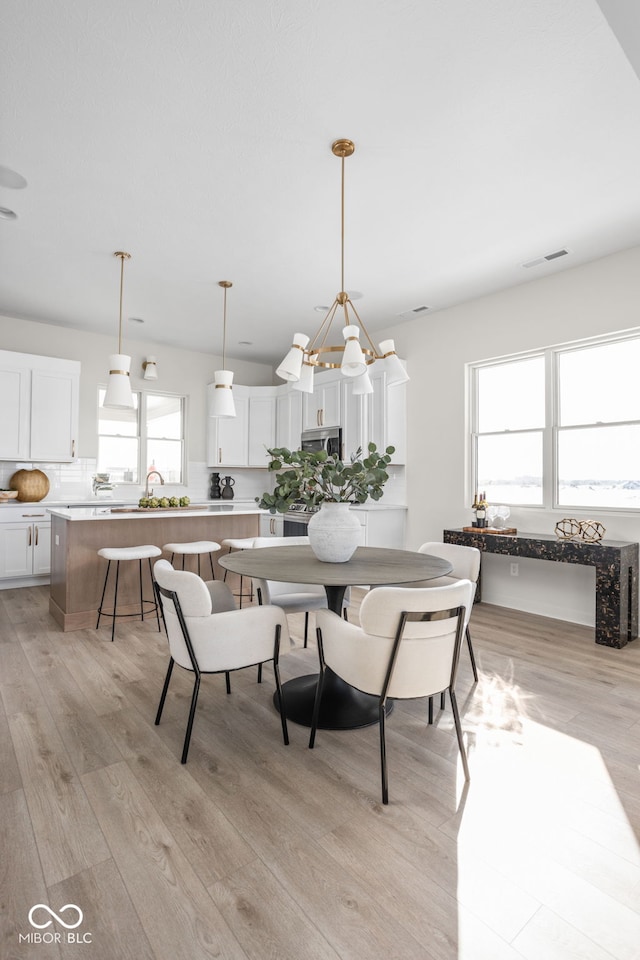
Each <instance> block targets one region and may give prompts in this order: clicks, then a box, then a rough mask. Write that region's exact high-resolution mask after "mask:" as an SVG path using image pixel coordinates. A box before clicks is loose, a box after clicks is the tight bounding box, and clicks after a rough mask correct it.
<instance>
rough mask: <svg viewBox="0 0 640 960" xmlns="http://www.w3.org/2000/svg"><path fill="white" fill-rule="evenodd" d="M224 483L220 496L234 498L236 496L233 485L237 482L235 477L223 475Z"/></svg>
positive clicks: (228, 498) (226, 498)
mask: <svg viewBox="0 0 640 960" xmlns="http://www.w3.org/2000/svg"><path fill="white" fill-rule="evenodd" d="M222 483H223V484H224V486H223V487H222V493H221V494H220V496H221V497H222V499H223V500H233V498H234V492H233V485H234V484H235V480H234V479H233V477H223V478H222Z"/></svg>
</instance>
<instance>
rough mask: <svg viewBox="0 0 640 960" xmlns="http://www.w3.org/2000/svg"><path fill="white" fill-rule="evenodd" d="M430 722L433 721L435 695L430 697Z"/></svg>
mask: <svg viewBox="0 0 640 960" xmlns="http://www.w3.org/2000/svg"><path fill="white" fill-rule="evenodd" d="M428 722H429V723H433V697H429V721H428Z"/></svg>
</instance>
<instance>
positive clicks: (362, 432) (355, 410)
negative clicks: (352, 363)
mask: <svg viewBox="0 0 640 960" xmlns="http://www.w3.org/2000/svg"><path fill="white" fill-rule="evenodd" d="M342 379H343V382H342V456H343V458H344V460H346V461H348V460H349V459H350V458H351V457H352V456H354V455H355V453H356V452H357V450H358V448H360V447H361V448H362V450H363V452H365V453H366V445H367V443H368V437H367V432H366V420H365V415H366V406H365V402H364V401H365V397H364V396H362V395H358V394H354V392H353V386H354V382H353V377H343V378H342Z"/></svg>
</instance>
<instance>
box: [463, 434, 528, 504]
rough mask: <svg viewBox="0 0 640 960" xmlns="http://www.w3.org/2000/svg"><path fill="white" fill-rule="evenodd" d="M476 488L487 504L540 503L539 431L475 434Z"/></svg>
mask: <svg viewBox="0 0 640 960" xmlns="http://www.w3.org/2000/svg"><path fill="white" fill-rule="evenodd" d="M477 489H478V490H479V491H484V492H486V494H487V500H488V501H489V502H490V503H509V504H511V503H513V504H516V503H519V504H524V503H529V504H541V503H542V431H535V432H533V433H520V434H518V433H513V434H502V435H499V436H491V437H478V481H477Z"/></svg>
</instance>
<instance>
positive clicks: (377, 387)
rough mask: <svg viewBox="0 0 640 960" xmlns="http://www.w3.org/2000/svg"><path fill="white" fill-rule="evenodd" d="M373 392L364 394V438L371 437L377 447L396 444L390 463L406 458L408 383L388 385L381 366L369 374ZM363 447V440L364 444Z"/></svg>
mask: <svg viewBox="0 0 640 960" xmlns="http://www.w3.org/2000/svg"><path fill="white" fill-rule="evenodd" d="M370 377H371V383H372V384H373V393H369V394H367V395H366V396H365V398H364V399H365V401H366V415H365V420H366V423H367V442H368V441H370V440H372V441H373V442H374V443H375V445H376V447H377V448H378V450H386V448H387V447H388V446H392V447H395V453H394V454H393V456H392V457H391V462H392V463H397V464H401V463H406V462H407V385H406V383H396V384H394V385H393V386H392V387H388V386H387V375H386V373H385V372H384V370H382V369H381V370H378V371H376V370H375V367H374V371H373V372H372V373H371V374H370ZM363 447H364V444H363Z"/></svg>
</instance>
